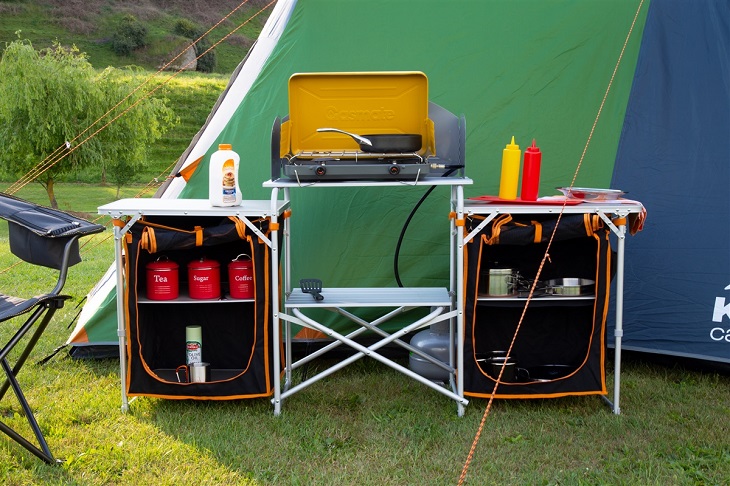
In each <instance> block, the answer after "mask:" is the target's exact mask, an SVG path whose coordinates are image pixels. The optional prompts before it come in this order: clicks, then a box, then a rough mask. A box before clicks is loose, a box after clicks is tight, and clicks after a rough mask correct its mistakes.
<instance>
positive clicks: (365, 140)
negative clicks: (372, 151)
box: [317, 128, 373, 147]
mask: <svg viewBox="0 0 730 486" xmlns="http://www.w3.org/2000/svg"><path fill="white" fill-rule="evenodd" d="M317 131H318V132H337V133H342V134H343V135H348V136H350V137H352V138H354V139H355V141H356V142H358V143H364V144H365V145H368V146H370V147H372V146H373V142H371V141H370V139H369V138H365V137H363V136H361V135H357V134H355V133H350V132H346V131H344V130H340V129H339V128H318V129H317Z"/></svg>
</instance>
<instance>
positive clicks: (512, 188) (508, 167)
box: [499, 135, 522, 200]
mask: <svg viewBox="0 0 730 486" xmlns="http://www.w3.org/2000/svg"><path fill="white" fill-rule="evenodd" d="M521 155H522V151H521V150H520V146H519V145H517V144H515V137H514V135H513V136H512V142H511V143H509V144H508V145H507V146H506V147H505V148H504V150H503V151H502V176H501V177H500V179H499V197H500V198H501V199H510V200H512V199H517V185H518V182H519V179H520V159H521Z"/></svg>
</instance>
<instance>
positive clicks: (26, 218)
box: [0, 193, 104, 464]
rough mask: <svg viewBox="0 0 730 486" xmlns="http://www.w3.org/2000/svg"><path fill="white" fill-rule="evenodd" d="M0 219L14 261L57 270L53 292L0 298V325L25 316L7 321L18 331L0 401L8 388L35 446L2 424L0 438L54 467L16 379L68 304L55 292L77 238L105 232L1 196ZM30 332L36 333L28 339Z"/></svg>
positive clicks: (3, 350) (4, 348)
mask: <svg viewBox="0 0 730 486" xmlns="http://www.w3.org/2000/svg"><path fill="white" fill-rule="evenodd" d="M0 218H2V219H5V220H7V221H8V236H9V238H8V240H9V246H10V251H11V252H12V253H13V254H14V255H15V256H17V257H18V258H20V259H22V260H24V261H26V262H28V263H30V264H32V265H38V266H42V267H46V268H51V269H55V270H58V280H57V281H56V285H55V287H54V288H53V289H52V290H50V292H47V293H45V294H41V295H36V296H34V297H31V298H29V299H24V298H20V297H13V296H12V295H7V294H3V293H0V324H5V323H9V322H11V321H10V319H12V318H13V317H17V316H20V315H23V314H26V313H29V314H30V315H29V316H28V318H27V319H26V320H25V322H17V321H12V322H13V323H17V324H18V329H17V330H16V331H15V333H14V334H13V335H12V337H11V338H10V339H9V340H8V341H7V342H5V343H4V344H2V345H1V346H0V368H2V371H3V372H4V373H5V376H6V377H7V379H6V380H5V382H4V383H3V384H2V385H1V386H0V400H2V398H3V397H4V396H5V392H7V390H8V388H12V389H13V392H14V393H15V396H16V397H17V399H18V401H19V402H20V406H21V407H22V408H23V413H24V414H25V418H26V420H27V421H28V424H29V425H30V427H31V429H32V430H33V434H34V435H35V438H36V442H37V444H34V443H32V442H30V441H29V440H28V439H26V438H25V437H23V436H22V435H21V434H20V433H19V432H17V431H16V430H14V429H12V428H11V427H10V426H8V425H7V424H6V423H4V422H2V421H0V432H3V433H5V434H6V435H7V436H8V437H10V438H11V439H13V440H14V441H15V442H17V443H18V444H20V445H21V446H23V447H25V448H26V449H27V450H28V451H30V452H31V453H33V454H34V455H35V456H36V457H38V458H40V459H41V460H43V461H45V462H47V463H49V464H53V463H56V462H57V461H56V459H54V457H53V454H51V450H50V449H49V447H48V444H47V443H46V439H45V437H43V432H42V431H41V429H40V427H39V426H38V422H37V421H36V419H35V416H34V415H33V411H32V410H31V408H30V405H29V404H28V400H26V398H25V395H24V394H23V390H22V389H21V388H20V384H19V383H18V378H17V377H18V373H19V372H20V370H21V368H22V367H23V364H25V361H26V359H27V358H28V356H29V355H30V352H31V351H32V350H33V348H34V347H35V345H36V343H37V342H38V339H40V337H41V335H42V334H43V332H44V331H45V329H46V327H47V326H48V323H49V322H50V320H51V318H52V317H53V315H54V314H55V312H56V311H57V310H58V309H60V308H61V307H63V303H64V301H65V300H66V299H68V298H70V297H69V296H68V295H61V293H60V292H61V289H63V286H64V284H65V283H66V276H67V274H68V267H70V266H72V265H75V264H76V263H78V262H80V261H81V257H80V255H79V244H78V240H79V238H81V237H82V236H86V235H91V234H94V233H99V232H101V231H103V230H104V226H102V225H99V224H94V223H90V222H88V221H85V220H83V219H80V218H77V217H75V216H73V215H71V214H68V213H65V212H63V211H59V210H56V209H51V208H46V207H43V206H39V205H37V204H34V203H31V202H28V201H24V200H22V199H18V198H15V197H13V196H9V195H7V194H2V193H0ZM34 327H35V330H34V331H33V332H32V333H30V330H31V329H32V328H34ZM26 336H27V338H26ZM21 341H22V342H24V343H25V345H24V347H23V348H22V351H21V352H20V355H19V356H18V357H17V359H15V362H14V364H13V365H12V366H11V363H10V362H9V356H10V352H11V351H12V350H13V349H14V348H15V347H16V346H17V345H18V344H20V343H21Z"/></svg>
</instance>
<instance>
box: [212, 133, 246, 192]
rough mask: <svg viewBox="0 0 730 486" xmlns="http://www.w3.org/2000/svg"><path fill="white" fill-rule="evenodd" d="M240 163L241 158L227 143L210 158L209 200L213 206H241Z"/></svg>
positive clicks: (219, 146) (221, 145) (220, 146)
mask: <svg viewBox="0 0 730 486" xmlns="http://www.w3.org/2000/svg"><path fill="white" fill-rule="evenodd" d="M240 161H241V158H240V157H239V156H238V154H237V153H236V152H234V151H233V150H231V145H230V144H227V143H222V144H220V145H218V151H216V152H215V153H213V155H211V156H210V174H209V177H208V199H209V200H210V205H211V206H240V205H241V199H242V198H241V189H240V188H239V186H238V165H239V163H240Z"/></svg>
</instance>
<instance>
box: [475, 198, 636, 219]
mask: <svg viewBox="0 0 730 486" xmlns="http://www.w3.org/2000/svg"><path fill="white" fill-rule="evenodd" d="M540 201H542V203H540V204H536V203H532V204H531V203H503V202H485V201H479V200H474V199H464V212H465V213H467V214H492V213H508V214H551V213H555V214H557V213H559V212H561V211H563V213H565V214H585V213H598V212H602V213H605V214H620V215H627V214H636V213H640V212H641V211H643V209H644V206H643V205H642V204H641V203H640V202H639V201H634V200H631V199H616V200H613V201H589V200H587V201H583V202H581V203H578V204H572V205H568V204H566V205H565V206H563V203H562V196H554V197H545V198H540ZM548 201H549V202H550V203H549V204H547V202H548Z"/></svg>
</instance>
